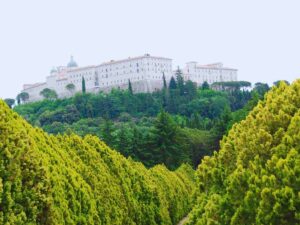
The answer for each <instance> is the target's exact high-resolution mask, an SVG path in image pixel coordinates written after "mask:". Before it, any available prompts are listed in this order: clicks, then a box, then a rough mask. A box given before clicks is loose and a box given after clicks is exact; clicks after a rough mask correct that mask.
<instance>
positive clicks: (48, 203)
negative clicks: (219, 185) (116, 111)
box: [0, 101, 194, 225]
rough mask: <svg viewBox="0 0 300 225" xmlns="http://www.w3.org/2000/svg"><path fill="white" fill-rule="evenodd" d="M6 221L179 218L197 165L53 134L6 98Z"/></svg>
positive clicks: (0, 192) (2, 112) (0, 193)
mask: <svg viewBox="0 0 300 225" xmlns="http://www.w3.org/2000/svg"><path fill="white" fill-rule="evenodd" d="M0 154H1V155H0V202H1V203H0V206H1V207H0V224H20V225H21V224H147V225H150V224H176V223H177V222H178V221H179V220H180V219H181V218H183V217H184V215H186V214H187V212H189V210H190V209H191V201H192V198H191V195H192V193H193V189H194V177H193V173H194V171H193V170H192V169H191V168H190V166H188V165H182V166H181V167H180V168H178V169H177V170H176V171H174V172H170V171H168V170H167V169H166V168H165V167H164V166H162V165H158V166H155V167H153V168H151V169H146V168H145V167H144V166H143V165H142V164H141V163H136V162H133V160H131V159H130V158H129V159H126V158H124V157H123V156H122V155H120V154H119V153H117V152H115V151H112V150H111V149H110V148H109V147H107V146H106V145H105V144H104V143H103V142H102V141H100V140H99V139H98V138H97V137H93V136H86V137H84V138H81V137H79V136H76V135H74V134H71V135H69V136H67V135H58V136H53V135H48V134H46V133H45V132H43V131H42V130H41V129H37V128H33V127H32V126H31V125H29V124H28V123H27V122H26V121H25V120H24V119H22V118H21V117H20V116H18V115H17V114H16V113H14V112H12V111H11V110H10V109H9V108H8V107H7V106H6V104H5V103H4V102H3V101H0Z"/></svg>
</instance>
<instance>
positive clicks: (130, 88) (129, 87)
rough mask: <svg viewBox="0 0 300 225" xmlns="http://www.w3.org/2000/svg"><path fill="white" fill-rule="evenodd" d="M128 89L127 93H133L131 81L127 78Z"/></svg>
mask: <svg viewBox="0 0 300 225" xmlns="http://www.w3.org/2000/svg"><path fill="white" fill-rule="evenodd" d="M128 91H129V94H131V95H132V94H133V90H132V84H131V81H130V80H128Z"/></svg>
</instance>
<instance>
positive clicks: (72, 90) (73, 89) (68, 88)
mask: <svg viewBox="0 0 300 225" xmlns="http://www.w3.org/2000/svg"><path fill="white" fill-rule="evenodd" d="M66 89H67V90H68V91H69V92H70V93H71V94H73V93H74V91H75V85H74V84H72V83H70V84H67V85H66Z"/></svg>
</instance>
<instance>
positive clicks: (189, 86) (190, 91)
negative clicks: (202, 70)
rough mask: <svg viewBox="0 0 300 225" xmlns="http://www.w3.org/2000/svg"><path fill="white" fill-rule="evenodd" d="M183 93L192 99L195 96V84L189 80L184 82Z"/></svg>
mask: <svg viewBox="0 0 300 225" xmlns="http://www.w3.org/2000/svg"><path fill="white" fill-rule="evenodd" d="M184 89H185V94H186V96H187V98H188V99H189V100H192V99H194V98H195V97H196V96H197V84H196V83H194V82H193V81H191V80H188V81H187V82H185V85H184Z"/></svg>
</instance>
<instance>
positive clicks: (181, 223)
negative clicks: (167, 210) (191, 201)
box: [177, 216, 189, 225]
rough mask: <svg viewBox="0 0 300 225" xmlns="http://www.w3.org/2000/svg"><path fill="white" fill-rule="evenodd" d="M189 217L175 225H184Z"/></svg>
mask: <svg viewBox="0 0 300 225" xmlns="http://www.w3.org/2000/svg"><path fill="white" fill-rule="evenodd" d="M188 219H189V217H187V216H186V217H184V218H183V219H182V220H180V222H179V223H178V224H177V225H184V224H185V223H186V222H187V221H188Z"/></svg>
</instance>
